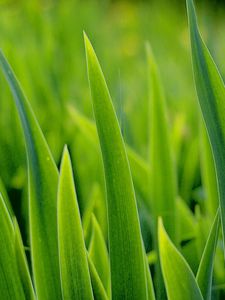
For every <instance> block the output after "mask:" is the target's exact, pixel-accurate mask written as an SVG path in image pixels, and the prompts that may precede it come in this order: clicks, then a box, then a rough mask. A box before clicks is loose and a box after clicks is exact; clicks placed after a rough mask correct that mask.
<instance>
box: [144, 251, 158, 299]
mask: <svg viewBox="0 0 225 300" xmlns="http://www.w3.org/2000/svg"><path fill="white" fill-rule="evenodd" d="M145 267H146V279H147V289H148V300H155V299H156V298H155V291H154V287H153V282H152V276H151V272H150V269H149V261H148V258H147V256H146V259H145Z"/></svg>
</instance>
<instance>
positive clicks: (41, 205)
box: [0, 52, 61, 300]
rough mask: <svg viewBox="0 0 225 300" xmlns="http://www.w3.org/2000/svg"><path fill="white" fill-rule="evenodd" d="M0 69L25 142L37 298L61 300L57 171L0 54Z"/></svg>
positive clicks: (0, 53)
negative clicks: (17, 113) (11, 97)
mask: <svg viewBox="0 0 225 300" xmlns="http://www.w3.org/2000/svg"><path fill="white" fill-rule="evenodd" d="M0 65H1V67H2V70H3V72H4V74H5V77H6V79H7V81H8V83H9V86H10V88H11V92H12V94H13V96H14V100H15V103H16V106H17V109H18V112H19V115H20V119H21V123H22V126H23V131H24V135H25V141H26V150H27V159H28V177H29V220H30V240H31V258H32V269H33V275H34V282H35V289H36V292H37V297H38V298H40V299H49V300H52V299H61V288H60V275H59V263H58V247H57V224H56V220H57V215H56V213H57V203H56V201H57V184H58V170H57V168H56V165H55V163H54V161H53V158H52V155H51V152H50V150H49V148H48V145H47V143H46V140H45V138H44V136H43V134H42V131H41V129H40V127H39V125H38V122H37V120H36V118H35V116H34V113H33V111H32V109H31V106H30V104H29V102H28V100H27V99H26V98H25V96H24V94H23V91H22V89H21V87H20V84H19V82H18V81H17V79H16V77H15V75H14V73H13V71H12V69H11V67H10V65H9V64H8V62H7V60H6V59H5V57H4V55H3V54H2V52H0Z"/></svg>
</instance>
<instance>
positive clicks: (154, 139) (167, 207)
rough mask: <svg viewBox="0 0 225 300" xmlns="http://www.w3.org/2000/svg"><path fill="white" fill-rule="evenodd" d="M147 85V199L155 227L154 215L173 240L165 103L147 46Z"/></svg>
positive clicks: (171, 174) (173, 181)
mask: <svg viewBox="0 0 225 300" xmlns="http://www.w3.org/2000/svg"><path fill="white" fill-rule="evenodd" d="M147 50H148V51H147V58H148V69H149V88H150V122H151V123H150V165H151V170H152V172H151V198H152V200H151V201H152V206H153V207H152V208H153V211H154V215H155V219H156V220H155V223H156V226H157V218H158V216H162V218H163V223H164V224H165V228H166V230H167V232H168V234H169V236H170V237H171V239H172V240H173V241H176V227H175V222H174V219H175V216H176V179H175V168H174V165H173V160H172V150H171V147H170V141H169V128H168V124H167V117H166V103H165V99H164V94H163V90H162V85H161V82H160V76H159V71H158V68H157V65H156V62H155V59H154V57H153V54H152V52H151V49H150V47H148V48H147Z"/></svg>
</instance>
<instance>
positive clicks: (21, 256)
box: [13, 218, 36, 300]
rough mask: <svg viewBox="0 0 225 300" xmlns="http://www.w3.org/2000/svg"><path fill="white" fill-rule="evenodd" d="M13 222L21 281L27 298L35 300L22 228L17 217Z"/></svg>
mask: <svg viewBox="0 0 225 300" xmlns="http://www.w3.org/2000/svg"><path fill="white" fill-rule="evenodd" d="M13 223H14V231H15V256H16V261H17V266H18V271H19V275H20V279H21V283H22V285H23V290H24V293H25V295H26V299H30V300H35V299H36V296H35V292H34V288H33V283H32V280H31V275H30V271H29V267H28V263H27V258H26V254H25V252H24V245H23V241H22V238H21V234H20V229H19V226H18V223H17V221H16V219H15V218H13Z"/></svg>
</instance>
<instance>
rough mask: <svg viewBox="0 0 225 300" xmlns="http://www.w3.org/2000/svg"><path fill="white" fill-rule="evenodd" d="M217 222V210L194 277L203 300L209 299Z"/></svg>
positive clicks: (218, 215) (218, 212)
mask: <svg viewBox="0 0 225 300" xmlns="http://www.w3.org/2000/svg"><path fill="white" fill-rule="evenodd" d="M219 221H220V211H219V210H218V211H217V214H216V217H215V219H214V222H213V225H212V228H211V230H210V233H209V237H208V240H207V242H206V246H205V249H204V252H203V255H202V258H201V262H200V265H199V268H198V273H197V276H196V280H197V282H198V285H199V287H200V289H201V292H202V295H203V298H204V299H205V300H210V299H211V291H212V276H213V262H214V256H215V251H216V244H217V239H218V231H219Z"/></svg>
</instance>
